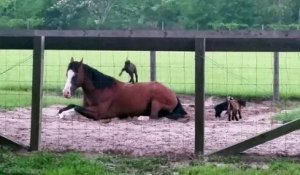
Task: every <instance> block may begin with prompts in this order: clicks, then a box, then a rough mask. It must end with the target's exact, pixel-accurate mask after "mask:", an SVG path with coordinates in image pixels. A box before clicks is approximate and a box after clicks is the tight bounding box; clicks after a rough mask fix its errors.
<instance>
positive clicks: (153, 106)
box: [59, 59, 187, 120]
mask: <svg viewBox="0 0 300 175" xmlns="http://www.w3.org/2000/svg"><path fill="white" fill-rule="evenodd" d="M78 87H82V90H83V96H84V97H83V99H84V103H83V107H82V106H78V105H69V106H67V107H65V108H63V109H61V110H60V111H59V114H61V115H62V113H63V112H64V111H66V110H69V109H72V108H74V110H75V111H76V112H78V113H80V114H82V115H83V116H85V117H87V118H91V119H95V120H98V119H107V118H113V117H122V118H123V117H126V116H140V115H145V114H148V116H150V118H154V119H155V118H159V117H162V116H165V117H168V118H170V119H175V120H176V119H179V118H183V117H185V115H186V114H187V113H186V112H185V110H184V109H183V107H182V105H181V103H180V101H179V99H178V98H177V97H176V94H175V93H174V92H173V91H171V90H170V89H169V88H168V87H166V86H164V85H163V84H161V83H158V82H149V83H136V84H128V83H124V82H121V81H118V80H116V79H115V78H113V77H111V76H108V75H105V74H103V73H101V72H99V71H98V70H96V69H94V68H92V67H90V66H88V65H86V64H83V61H82V60H81V61H80V62H77V61H74V60H73V59H71V62H70V63H69V66H68V69H67V81H66V85H65V88H64V90H63V94H64V96H65V97H66V98H70V97H71V96H72V95H73V93H74V91H75V90H76V89H77V88H78Z"/></svg>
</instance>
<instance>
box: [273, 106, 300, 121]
mask: <svg viewBox="0 0 300 175" xmlns="http://www.w3.org/2000/svg"><path fill="white" fill-rule="evenodd" d="M299 118H300V109H296V110H293V111H290V112H283V113H280V114H276V115H275V116H274V117H273V119H275V120H278V121H282V122H283V123H286V122H290V121H293V120H295V119H299Z"/></svg>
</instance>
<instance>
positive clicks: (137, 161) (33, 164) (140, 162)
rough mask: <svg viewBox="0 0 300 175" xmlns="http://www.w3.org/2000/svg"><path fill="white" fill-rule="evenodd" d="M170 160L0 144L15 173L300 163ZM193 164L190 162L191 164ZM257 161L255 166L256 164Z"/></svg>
mask: <svg viewBox="0 0 300 175" xmlns="http://www.w3.org/2000/svg"><path fill="white" fill-rule="evenodd" d="M224 160H225V161H222V160H221V159H220V160H219V162H202V161H200V162H199V161H197V162H196V164H195V163H194V164H193V165H191V162H190V163H188V162H186V161H185V162H175V163H174V162H169V161H167V160H166V159H164V158H141V157H139V158H134V157H126V156H118V155H106V154H104V155H103V154H100V155H95V154H94V155H83V154H80V153H62V154H58V153H51V152H36V153H32V152H31V153H14V152H11V151H9V150H8V149H3V148H0V174H13V175H75V174H76V175H77V174H78V175H79V174H80V175H81V174H82V175H85V174H86V175H103V174H106V175H119V174H130V175H131V174H132V175H135V174H136V175H140V174H152V175H173V174H182V175H194V174H195V175H196V174H201V175H215V174H222V175H232V174H236V175H239V174H240V175H248V174H249V175H252V174H256V175H269V174H275V175H276V174H278V175H296V174H299V173H300V164H299V163H297V162H295V161H292V160H287V159H277V160H276V159H275V160H270V161H268V162H254V161H252V162H250V161H245V160H243V159H240V160H239V161H234V162H226V159H224ZM189 164H190V165H189ZM253 165H255V166H253Z"/></svg>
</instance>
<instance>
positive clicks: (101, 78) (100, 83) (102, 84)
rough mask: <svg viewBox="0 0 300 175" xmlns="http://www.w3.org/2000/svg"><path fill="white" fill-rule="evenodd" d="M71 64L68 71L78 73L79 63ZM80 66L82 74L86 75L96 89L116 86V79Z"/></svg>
mask: <svg viewBox="0 0 300 175" xmlns="http://www.w3.org/2000/svg"><path fill="white" fill-rule="evenodd" d="M72 63H73V65H72ZM72 63H70V64H69V67H68V69H72V70H74V71H75V72H78V68H79V66H80V63H79V62H72ZM74 63H75V64H74ZM82 65H83V70H84V73H85V74H86V76H88V77H89V78H90V79H91V81H92V83H93V85H94V86H95V87H96V88H97V89H105V88H110V87H112V86H113V85H115V84H116V79H114V78H113V77H111V76H108V75H105V74H103V73H102V72H99V71H98V70H97V69H95V68H92V67H91V66H89V65H87V64H82Z"/></svg>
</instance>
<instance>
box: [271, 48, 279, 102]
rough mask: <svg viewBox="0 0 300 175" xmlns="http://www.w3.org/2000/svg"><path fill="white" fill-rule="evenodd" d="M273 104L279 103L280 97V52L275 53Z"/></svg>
mask: <svg viewBox="0 0 300 175" xmlns="http://www.w3.org/2000/svg"><path fill="white" fill-rule="evenodd" d="M273 69H274V77H273V102H275V103H278V102H279V100H280V95H279V52H274V68H273Z"/></svg>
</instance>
